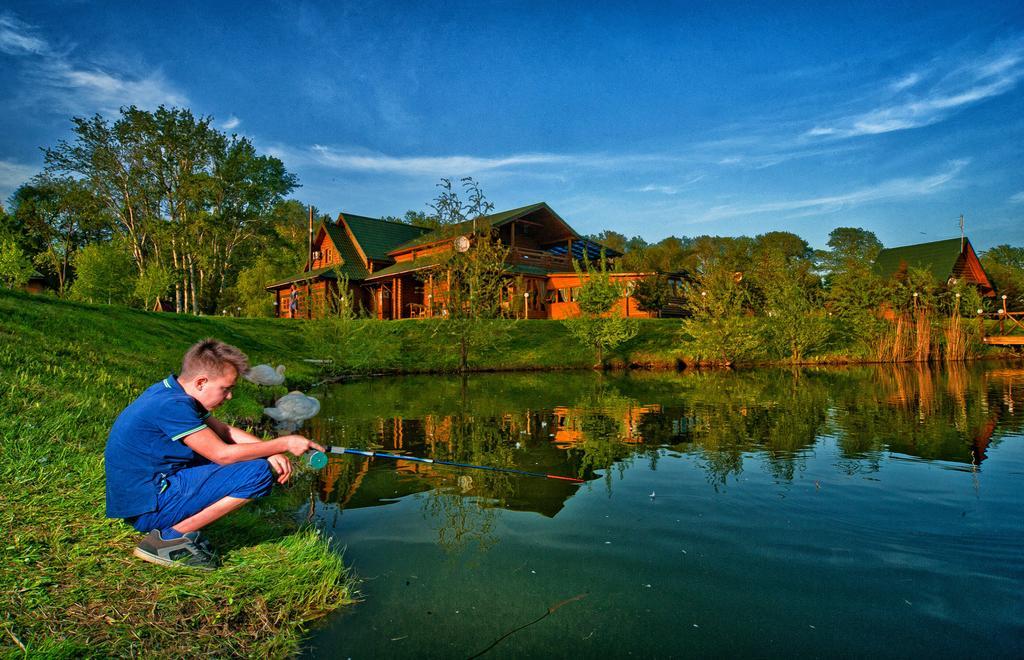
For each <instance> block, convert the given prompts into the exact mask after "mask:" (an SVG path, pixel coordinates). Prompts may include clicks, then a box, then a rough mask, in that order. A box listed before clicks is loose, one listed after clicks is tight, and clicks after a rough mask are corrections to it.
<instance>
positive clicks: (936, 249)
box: [873, 237, 996, 298]
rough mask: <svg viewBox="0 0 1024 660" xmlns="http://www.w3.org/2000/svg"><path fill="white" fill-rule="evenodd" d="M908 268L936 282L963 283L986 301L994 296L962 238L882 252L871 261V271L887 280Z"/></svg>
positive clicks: (975, 259)
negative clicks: (932, 278) (918, 269)
mask: <svg viewBox="0 0 1024 660" xmlns="http://www.w3.org/2000/svg"><path fill="white" fill-rule="evenodd" d="M910 268H921V269H924V270H926V271H928V272H930V273H931V274H932V277H934V278H935V281H936V282H945V283H946V284H955V283H956V282H958V281H966V282H968V283H970V284H972V285H974V286H975V287H977V289H978V293H980V294H981V295H982V296H984V297H986V298H994V297H995V295H996V291H995V287H993V286H992V282H991V280H989V277H988V274H987V273H986V272H985V269H984V267H982V265H981V261H980V260H979V259H978V255H977V253H976V252H975V251H974V247H973V246H972V245H971V241H970V240H969V239H967V238H966V237H963V238H951V239H948V240H944V241H932V242H930V243H917V244H915V245H904V246H901V247H894V248H887V249H884V250H882V251H881V252H879V253H878V256H877V257H876V258H875V263H874V266H873V271H874V273H875V274H876V275H878V276H879V277H883V278H890V277H893V276H896V275H899V274H901V273H902V274H905V273H906V272H907V270H908V269H910Z"/></svg>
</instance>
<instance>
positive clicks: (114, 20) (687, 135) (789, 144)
mask: <svg viewBox="0 0 1024 660" xmlns="http://www.w3.org/2000/svg"><path fill="white" fill-rule="evenodd" d="M619 4H620V5H621V6H619V7H616V6H614V5H613V4H612V3H602V2H586V3H583V2H578V3H555V2H544V3H540V2H538V3H531V2H501V3H489V2H471V3H465V4H463V3H455V2H444V1H443V0H442V1H440V2H436V3H433V6H426V7H425V6H424V5H427V3H403V2H398V1H391V2H381V3H375V2H360V3H345V2H323V3H301V2H281V3H252V2H246V3H229V2H203V3H198V2H197V3H190V2H173V3H172V2H159V3H157V2H135V3H95V4H91V3H84V2H45V1H40V0H35V1H34V2H19V1H14V2H11V1H10V0H6V1H5V2H4V4H3V5H2V6H0V89H2V90H3V92H2V94H0V196H2V198H6V197H7V196H8V195H9V194H10V192H11V191H12V190H13V189H14V188H15V187H16V186H17V185H18V184H19V183H21V182H23V181H24V180H25V179H27V178H28V177H30V176H31V175H32V174H34V173H35V172H37V171H38V169H39V167H40V165H41V162H42V157H41V153H40V151H39V147H41V146H46V145H52V144H54V143H55V142H56V141H57V140H58V139H61V138H66V137H67V136H68V134H69V127H70V121H69V119H70V117H71V116H73V115H89V114H92V113H96V112H99V113H101V114H103V115H104V116H107V117H113V116H115V115H116V113H117V109H118V107H120V106H122V105H125V104H136V105H138V106H141V107H146V108H154V107H156V106H157V105H158V104H161V103H163V104H168V105H177V106H187V107H189V108H191V109H192V110H193V111H194V112H195V113H197V114H204V115H212V116H213V117H214V118H215V120H216V124H217V125H218V126H219V127H221V128H222V129H224V130H226V131H228V132H237V133H239V134H243V135H246V136H248V137H250V138H251V139H252V140H253V141H254V142H255V144H256V145H257V147H258V148H259V149H260V150H261V151H263V152H265V153H271V154H274V155H277V156H279V157H280V158H282V159H283V160H284V162H285V164H286V165H287V166H288V168H289V169H290V170H291V171H293V172H295V173H296V174H298V176H299V178H300V181H301V183H302V188H300V189H299V190H298V191H297V192H296V197H297V198H299V199H302V200H303V201H307V202H311V203H313V204H316V205H317V206H318V207H319V208H321V209H323V210H324V211H326V212H329V213H332V214H334V213H337V212H338V211H341V210H346V211H350V212H353V213H359V214H365V215H375V216H380V215H401V214H402V213H403V212H404V211H406V210H407V209H418V210H422V209H424V208H425V204H426V202H427V201H429V200H430V199H431V198H432V197H433V196H434V195H435V192H436V191H435V188H434V184H435V183H436V182H437V181H438V179H439V178H440V177H442V176H447V177H461V176H473V177H476V178H477V179H478V180H479V181H480V182H481V184H482V185H483V188H484V190H485V192H486V194H487V195H488V197H489V198H490V199H491V200H492V201H493V202H494V203H495V205H496V206H497V208H498V209H503V208H512V207H516V206H521V205H524V204H528V203H532V202H535V201H539V200H545V201H547V202H548V203H549V204H551V206H552V207H553V208H554V209H555V210H556V211H558V212H559V213H560V214H561V215H562V216H563V217H565V218H566V219H567V220H568V221H569V222H570V223H571V224H572V225H574V226H575V227H576V228H577V229H578V230H579V231H581V232H584V233H590V232H597V231H600V230H602V229H615V230H617V231H620V232H622V233H625V234H627V235H637V234H639V235H641V236H643V237H644V238H646V239H647V240H649V241H656V240H660V239H661V238H663V237H665V236H667V235H670V234H674V235H677V236H695V235H699V234H719V235H741V234H746V235H754V234H758V233H762V232H764V231H769V230H786V231H793V232H796V233H797V234H800V235H801V236H803V237H804V238H806V239H807V240H808V241H810V242H811V243H812V245H814V246H817V247H821V246H823V245H824V243H825V241H826V240H827V236H828V233H829V231H831V229H833V228H834V227H838V226H858V227H864V228H866V229H870V230H872V231H874V232H875V233H876V234H877V235H878V236H879V238H880V239H881V240H882V241H883V243H885V244H886V245H889V246H892V245H901V244H906V243H915V242H922V241H928V240H939V239H942V238H949V237H953V236H958V235H959V228H958V218H959V216H960V214H961V213H963V214H964V215H965V218H966V225H967V233H968V235H969V236H970V237H971V238H972V240H973V241H974V243H975V245H976V247H978V248H981V249H984V248H987V247H991V246H992V245H996V244H999V243H1007V242H1008V243H1012V244H1016V245H1024V4H1022V3H1020V2H1019V1H1015V0H1009V1H1006V2H999V3H992V4H988V3H985V2H962V3H943V2H938V1H932V2H923V3H912V2H908V3H904V2H893V1H891V0H890V1H888V2H884V3H879V4H871V3H868V2H857V3H838V4H835V5H831V6H830V5H827V4H826V3H801V4H794V5H788V4H786V3H749V4H748V3H727V2H709V3H700V2H680V3H661V2H640V3H619ZM627 5H629V6H627ZM809 6H810V7H813V8H809Z"/></svg>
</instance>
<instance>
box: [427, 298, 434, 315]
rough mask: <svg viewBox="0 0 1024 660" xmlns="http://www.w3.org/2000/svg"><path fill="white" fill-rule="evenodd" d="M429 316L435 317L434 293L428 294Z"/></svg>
mask: <svg viewBox="0 0 1024 660" xmlns="http://www.w3.org/2000/svg"><path fill="white" fill-rule="evenodd" d="M427 318H431V319H432V318H434V294H432V293H428V294H427Z"/></svg>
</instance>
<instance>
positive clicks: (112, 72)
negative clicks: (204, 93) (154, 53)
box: [0, 14, 188, 114]
mask: <svg viewBox="0 0 1024 660" xmlns="http://www.w3.org/2000/svg"><path fill="white" fill-rule="evenodd" d="M34 32H35V30H34V28H33V27H31V26H29V25H26V24H25V23H23V22H22V21H20V20H19V19H18V18H17V17H15V16H13V15H11V14H4V15H2V16H0V50H2V51H3V52H5V53H7V54H8V55H14V56H17V58H18V59H17V61H16V64H15V66H18V67H20V73H21V76H22V78H23V79H24V80H25V81H26V84H25V85H22V86H21V87H20V89H19V90H18V99H17V100H18V101H19V102H20V103H21V104H23V105H25V106H28V107H33V108H48V109H56V110H58V111H60V112H73V113H84V114H89V113H93V112H102V113H107V114H114V113H116V112H117V110H118V109H119V108H120V107H121V106H124V105H136V106H139V107H142V108H155V107H156V106H158V105H161V104H165V105H178V106H185V105H188V98H187V97H186V96H185V94H184V93H182V92H181V91H179V90H178V89H176V88H175V86H174V85H172V84H171V83H169V82H168V81H167V80H166V79H165V78H164V76H163V74H162V73H161V72H160V71H159V70H156V71H149V72H147V73H145V74H142V75H134V74H132V73H130V72H127V71H120V70H117V67H113V66H99V65H95V64H87V63H84V62H80V61H76V60H75V59H74V58H73V57H72V56H71V53H72V52H73V49H70V50H68V51H67V52H65V51H62V50H58V49H57V48H54V47H53V46H52V45H51V44H50V43H49V42H47V41H46V40H45V39H43V38H42V37H39V36H37V35H35V34H34Z"/></svg>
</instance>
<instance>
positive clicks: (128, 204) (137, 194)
mask: <svg viewBox="0 0 1024 660" xmlns="http://www.w3.org/2000/svg"><path fill="white" fill-rule="evenodd" d="M121 115H122V116H121V118H120V119H119V120H118V121H116V122H114V123H113V124H110V123H109V122H108V121H107V120H106V119H104V118H103V117H102V116H100V115H98V114H97V115H94V116H92V117H90V118H84V117H74V118H72V120H71V122H72V124H73V125H74V127H73V129H72V133H73V134H74V139H73V141H71V142H69V141H67V140H60V141H58V142H57V146H56V147H53V148H50V149H45V150H44V154H45V155H44V158H45V163H46V167H45V172H46V173H47V174H53V175H58V176H73V177H76V178H80V179H81V180H82V181H83V182H84V183H85V184H86V185H88V186H89V189H90V190H91V191H92V193H93V194H94V195H95V196H96V197H97V199H98V200H100V202H101V203H102V204H103V206H104V207H105V208H106V210H107V212H108V214H109V217H110V218H112V219H113V221H114V222H113V227H112V228H113V229H114V230H115V231H116V232H117V233H119V234H122V235H123V236H124V237H125V239H126V240H127V242H128V245H129V249H130V251H131V255H132V258H133V259H134V261H135V266H136V268H137V270H138V271H139V272H140V273H141V272H142V269H143V266H144V264H145V255H146V251H147V248H148V241H149V235H150V232H151V230H152V228H153V225H154V220H155V217H156V211H157V207H156V203H157V198H158V193H159V190H158V186H157V182H156V180H155V178H154V176H153V172H152V170H151V168H150V163H149V162H148V160H147V148H146V147H147V144H148V139H149V138H148V134H147V128H146V122H142V121H139V119H140V115H139V111H136V110H135V108H134V107H132V108H127V109H125V110H122V113H121Z"/></svg>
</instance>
